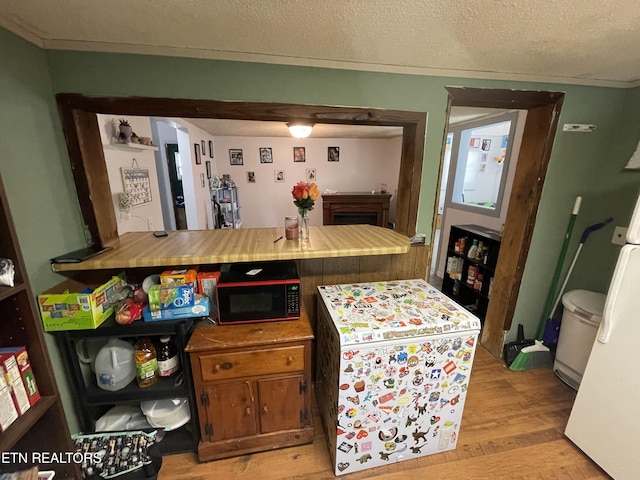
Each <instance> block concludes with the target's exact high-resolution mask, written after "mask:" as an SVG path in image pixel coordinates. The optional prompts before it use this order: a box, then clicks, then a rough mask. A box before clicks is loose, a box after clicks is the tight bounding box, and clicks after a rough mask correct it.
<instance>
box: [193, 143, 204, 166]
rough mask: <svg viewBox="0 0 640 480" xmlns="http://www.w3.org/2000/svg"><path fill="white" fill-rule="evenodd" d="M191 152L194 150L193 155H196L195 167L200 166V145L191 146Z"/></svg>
mask: <svg viewBox="0 0 640 480" xmlns="http://www.w3.org/2000/svg"><path fill="white" fill-rule="evenodd" d="M193 150H194V152H195V155H196V165H201V164H202V157H201V156H200V144H199V143H194V144H193Z"/></svg>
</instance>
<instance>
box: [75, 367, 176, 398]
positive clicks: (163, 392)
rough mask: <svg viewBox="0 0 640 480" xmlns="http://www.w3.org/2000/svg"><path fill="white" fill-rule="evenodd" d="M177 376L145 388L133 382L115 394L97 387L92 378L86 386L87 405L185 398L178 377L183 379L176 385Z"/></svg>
mask: <svg viewBox="0 0 640 480" xmlns="http://www.w3.org/2000/svg"><path fill="white" fill-rule="evenodd" d="M181 372H182V370H181ZM178 375H179V374H173V375H172V376H170V377H167V378H164V377H163V378H159V379H158V381H157V382H156V383H154V384H153V385H151V386H150V387H146V388H140V387H139V386H138V384H137V383H136V381H135V380H134V381H132V382H131V383H130V384H129V385H127V386H126V387H124V388H123V389H121V390H117V391H115V392H111V391H109V390H103V389H102V388H100V387H98V385H97V383H96V380H95V377H94V378H92V383H89V385H87V386H86V388H87V403H88V404H89V405H108V404H111V403H124V402H134V401H140V400H149V399H160V398H176V397H186V396H187V394H188V392H187V389H186V387H185V385H184V375H181V376H180V377H179V378H182V379H183V382H182V384H180V385H176V380H177V379H178Z"/></svg>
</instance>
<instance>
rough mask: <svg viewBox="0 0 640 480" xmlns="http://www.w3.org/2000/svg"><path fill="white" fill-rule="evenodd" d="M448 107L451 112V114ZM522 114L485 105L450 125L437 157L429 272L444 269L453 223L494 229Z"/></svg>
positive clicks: (507, 189)
mask: <svg viewBox="0 0 640 480" xmlns="http://www.w3.org/2000/svg"><path fill="white" fill-rule="evenodd" d="M456 110H457V109H456V107H453V108H452V115H457V114H456ZM525 121H526V112H523V111H520V112H517V111H513V112H505V111H504V110H496V109H486V110H483V116H481V117H478V118H477V119H472V120H463V121H456V122H455V123H451V124H450V126H449V128H448V132H447V137H446V138H447V140H446V148H445V153H444V158H443V174H442V179H441V182H440V198H439V201H438V214H439V215H440V216H441V218H440V220H439V222H438V228H437V232H436V238H435V241H434V248H433V252H434V253H433V258H434V261H433V262H432V265H431V275H432V277H433V278H434V279H435V281H438V282H439V281H441V279H442V278H443V276H444V275H446V272H445V263H446V258H447V252H446V245H448V243H449V242H448V240H449V231H450V229H451V226H453V225H478V226H480V227H484V228H488V229H491V230H494V231H496V232H499V231H500V230H502V226H503V224H504V221H505V218H506V212H507V207H508V205H509V195H510V193H511V188H512V185H513V178H514V171H515V168H517V159H518V154H519V149H520V144H521V140H522V130H523V125H524V122H525Z"/></svg>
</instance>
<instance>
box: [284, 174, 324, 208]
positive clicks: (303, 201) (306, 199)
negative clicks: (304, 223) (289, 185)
mask: <svg viewBox="0 0 640 480" xmlns="http://www.w3.org/2000/svg"><path fill="white" fill-rule="evenodd" d="M291 195H293V198H294V200H293V203H294V205H295V206H296V207H298V211H299V212H300V213H302V211H303V210H307V211H309V210H313V205H314V203H315V201H316V200H317V199H318V196H319V195H320V190H319V189H318V186H317V185H316V184H315V183H307V182H302V181H300V182H298V183H297V184H295V185H294V186H293V190H291Z"/></svg>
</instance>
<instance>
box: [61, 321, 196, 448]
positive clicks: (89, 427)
mask: <svg viewBox="0 0 640 480" xmlns="http://www.w3.org/2000/svg"><path fill="white" fill-rule="evenodd" d="M196 320H197V318H186V319H180V320H163V321H158V322H144V321H142V320H138V321H135V322H133V323H131V324H129V325H119V324H118V323H117V322H116V321H115V318H114V317H113V316H112V317H110V318H109V319H107V320H106V321H105V322H103V323H102V324H101V325H100V326H99V327H98V328H96V329H93V330H68V331H63V332H56V337H57V339H58V341H59V344H60V348H61V351H62V352H63V354H64V358H65V361H66V363H67V367H68V368H67V371H68V372H69V376H70V380H71V383H72V385H73V388H74V401H75V402H76V407H77V409H78V411H79V412H81V413H80V419H81V428H82V429H83V431H84V433H93V432H94V431H95V425H96V421H97V419H98V418H99V417H100V416H101V415H102V414H103V413H104V412H105V411H106V410H108V409H109V408H110V407H111V406H113V405H118V404H138V403H140V402H141V401H144V400H160V399H167V398H180V397H186V398H187V399H188V400H189V407H190V410H191V420H190V421H189V422H188V423H187V425H185V426H183V427H181V428H178V429H176V430H175V431H170V432H165V436H164V438H163V440H162V441H161V442H160V444H159V447H160V451H161V452H162V453H163V454H170V453H181V452H188V451H191V452H193V451H195V450H196V447H197V444H198V417H197V410H196V404H195V395H194V393H193V381H192V378H191V365H190V363H189V356H188V355H187V354H186V353H185V352H184V348H185V346H186V344H187V342H188V341H189V337H190V335H191V332H192V330H193V327H194V324H195V321H196ZM165 335H170V336H173V337H175V341H176V346H177V347H178V350H179V352H180V363H181V369H180V372H179V373H175V374H173V375H171V376H170V377H166V378H159V379H158V381H157V382H156V383H155V384H153V385H151V386H149V387H146V388H140V387H139V386H138V384H137V382H136V381H135V380H133V381H132V382H131V383H129V384H128V385H127V386H126V387H124V388H122V389H120V390H116V391H109V390H104V389H102V388H100V387H98V384H97V381H96V377H95V375H91V376H89V378H88V379H87V380H85V377H84V376H83V373H82V369H81V367H80V362H79V360H78V356H77V353H76V350H75V342H77V341H79V340H82V339H87V338H94V339H95V338H112V337H115V338H120V339H126V340H135V339H137V338H142V337H152V338H153V337H159V336H165ZM158 430H161V429H158Z"/></svg>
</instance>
